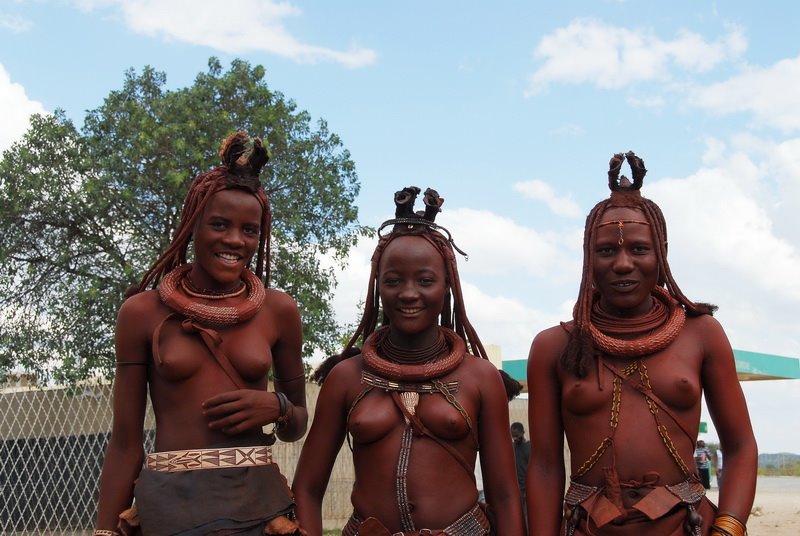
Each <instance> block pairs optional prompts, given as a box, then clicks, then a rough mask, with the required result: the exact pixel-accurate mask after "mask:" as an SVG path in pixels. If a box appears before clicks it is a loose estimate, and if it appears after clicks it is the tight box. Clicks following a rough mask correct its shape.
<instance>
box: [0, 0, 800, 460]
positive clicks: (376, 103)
mask: <svg viewBox="0 0 800 536" xmlns="http://www.w3.org/2000/svg"><path fill="white" fill-rule="evenodd" d="M220 6H225V7H229V6H230V7H231V8H235V10H234V9H230V10H229V11H225V10H224V9H222V8H220ZM798 23H800V3H798V2H794V1H790V0H785V1H769V2H758V3H756V2H749V1H746V0H741V1H722V0H718V1H707V0H698V1H686V0H675V1H673V2H653V1H649V2H648V1H643V0H628V1H622V0H596V1H588V0H585V1H573V2H548V3H546V4H545V3H544V2H510V1H509V2H503V1H500V2H486V1H476V2H457V1H453V0H444V1H438V2H430V1H424V2H423V1H417V0H407V1H405V2H355V1H347V0H344V1H340V2H324V1H300V2H280V3H278V2H274V1H272V0H239V1H237V2H235V3H226V4H223V3H219V2H214V1H212V0H0V117H1V118H2V120H0V150H4V149H6V148H8V147H9V146H10V145H11V144H12V143H13V142H15V141H17V140H19V139H20V138H21V136H22V135H23V134H24V132H25V131H26V129H27V126H28V118H29V116H30V114H32V113H52V112H53V111H54V110H56V109H63V110H64V111H65V113H66V114H67V116H68V117H70V118H71V119H72V120H73V121H74V122H75V124H76V125H77V126H78V127H80V126H81V125H82V124H83V120H84V118H85V114H86V112H87V111H88V110H92V109H95V108H97V107H98V106H100V105H101V104H102V103H103V99H104V98H105V97H106V96H107V95H108V94H109V92H111V91H113V90H118V89H120V88H121V87H122V83H123V80H124V73H125V71H126V70H128V69H134V70H135V71H136V72H141V70H142V69H143V67H145V66H151V67H153V68H155V69H156V70H159V71H163V72H165V73H166V75H167V87H168V88H181V87H186V86H189V85H191V84H192V83H193V81H194V78H195V77H196V76H197V75H198V74H199V73H202V72H205V71H206V70H207V65H208V59H209V58H210V57H211V56H215V57H218V58H219V59H220V60H221V61H222V63H223V65H224V66H228V65H229V64H230V62H231V60H233V59H235V58H240V59H244V60H247V61H249V62H250V63H251V64H253V65H263V66H264V67H265V68H266V73H267V75H266V81H267V83H268V85H269V86H270V88H271V89H273V90H277V91H280V92H282V93H283V94H284V95H285V96H286V97H288V98H290V99H292V100H294V101H295V102H296V104H297V106H298V108H299V109H302V110H306V111H308V112H309V113H310V114H311V116H312V117H313V118H314V120H315V121H316V120H318V119H324V120H325V121H327V123H328V127H329V129H330V130H331V131H332V132H334V133H336V134H338V135H339V136H340V137H341V139H342V142H343V145H344V146H345V148H347V149H348V150H349V151H350V152H351V156H352V158H353V160H354V162H355V164H356V170H357V173H358V176H359V180H360V182H361V193H360V195H359V197H358V199H357V205H358V207H359V220H360V222H361V223H363V224H365V225H371V226H374V227H377V226H378V225H379V224H380V223H381V222H382V221H383V220H385V219H387V218H389V217H390V216H391V215H392V213H393V203H392V196H393V193H394V192H395V191H396V190H398V189H400V188H402V187H403V186H409V185H416V186H419V187H421V188H422V189H423V190H424V189H425V188H428V187H432V188H434V189H436V190H438V191H439V193H440V194H441V195H442V196H443V197H444V198H445V203H444V206H443V212H442V214H441V215H440V216H439V218H438V219H437V222H439V223H441V224H442V225H444V226H445V227H447V228H448V229H449V230H450V232H451V233H452V235H453V237H454V239H455V241H456V244H457V245H458V246H459V247H460V248H461V249H463V250H465V251H466V252H468V254H469V259H468V260H466V259H460V260H459V265H460V272H461V278H462V285H463V288H464V295H465V302H466V306H467V311H468V315H469V317H470V319H471V321H472V323H473V324H474V325H475V327H476V329H477V330H478V333H479V334H480V336H481V339H482V340H483V341H484V343H486V344H497V345H500V346H501V348H502V355H503V358H504V359H524V358H525V357H526V356H527V352H528V348H529V346H530V342H531V340H532V339H533V337H534V336H535V335H536V333H538V332H539V331H540V330H542V329H545V328H547V327H549V326H552V325H554V324H556V323H557V322H559V321H561V320H566V319H568V318H569V317H570V316H571V309H572V305H573V303H574V301H575V298H576V295H577V290H578V284H579V280H580V271H581V256H582V235H583V224H584V219H585V216H586V214H587V213H588V211H589V210H590V209H591V207H592V206H593V205H594V204H595V203H596V202H598V201H600V200H602V199H604V198H606V197H607V195H608V187H607V182H606V181H607V179H606V172H607V169H608V160H609V158H610V157H611V155H612V154H614V153H617V152H625V151H628V150H633V151H635V152H636V154H637V155H639V156H640V157H642V158H643V159H644V161H645V164H646V166H647V168H648V170H649V172H648V174H647V177H646V179H645V184H644V187H643V189H642V192H643V195H645V196H646V197H649V198H651V199H653V200H655V201H656V202H657V203H658V204H659V205H660V206H661V208H662V209H663V211H664V213H665V215H666V219H667V223H668V228H669V259H670V266H671V269H672V272H673V275H674V277H675V279H676V281H677V282H678V284H679V286H680V287H681V289H682V290H683V291H684V293H685V294H686V295H687V296H689V297H690V298H691V299H693V300H695V301H707V302H712V303H715V304H717V305H719V311H718V313H717V314H716V317H717V318H718V319H719V321H720V322H721V323H722V325H723V326H724V328H725V330H726V333H727V335H728V337H729V339H730V341H731V343H732V345H733V347H734V348H737V349H741V350H749V351H754V352H763V353H770V354H777V355H782V356H789V357H800V327H799V326H800V322H798V320H800V313H798V311H800V284H798V275H800V225H798V224H797V214H798V212H800V41H798V40H797V26H798ZM623 173H626V174H628V175H629V173H628V172H627V166H625V167H624V168H623ZM374 243H375V242H374V239H368V240H364V241H363V242H362V243H360V244H359V245H358V247H356V248H355V249H354V250H353V251H352V254H351V256H350V259H349V260H348V265H347V267H346V269H345V270H342V271H341V272H340V273H339V276H338V280H339V285H338V288H337V292H336V297H335V300H334V305H335V308H336V312H337V317H338V319H339V320H340V321H342V322H353V321H354V320H356V318H357V315H358V310H357V304H358V303H359V301H360V300H363V297H364V295H365V293H366V287H367V279H368V274H369V268H368V261H369V257H370V255H371V251H372V248H373V247H374ZM742 387H743V390H744V392H745V396H746V397H747V400H748V405H749V409H750V414H751V418H752V420H753V425H754V429H755V433H756V438H757V440H758V442H759V447H760V451H761V452H796V453H800V411H798V409H800V381H798V380H783V381H761V382H743V384H742ZM703 420H704V421H707V422H709V432H708V433H707V434H702V435H701V437H702V438H704V439H706V441H712V442H713V441H716V440H717V436H716V431H715V429H714V427H713V423H711V421H710V418H709V416H708V414H707V412H706V411H705V409H704V411H703Z"/></svg>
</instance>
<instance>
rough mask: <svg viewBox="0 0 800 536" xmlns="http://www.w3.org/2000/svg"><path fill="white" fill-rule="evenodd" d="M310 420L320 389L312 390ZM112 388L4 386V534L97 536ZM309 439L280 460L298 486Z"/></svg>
mask: <svg viewBox="0 0 800 536" xmlns="http://www.w3.org/2000/svg"><path fill="white" fill-rule="evenodd" d="M306 387H307V398H308V406H309V413H310V415H309V416H310V418H311V419H313V409H314V406H315V405H316V401H317V396H318V394H319V387H318V386H317V385H314V384H308V385H307V386H306ZM525 402H526V401H524V400H515V401H513V402H512V403H511V406H510V411H511V420H512V421H515V420H516V421H521V422H523V423H527V410H526V406H525ZM111 419H112V411H111V386H110V385H109V384H102V383H98V384H96V385H86V386H81V387H79V388H77V389H66V388H46V389H39V388H31V387H26V386H23V385H5V386H0V534H3V535H11V534H13V535H16V536H21V535H31V536H34V535H41V536H78V535H80V536H83V535H88V534H91V531H92V529H93V527H94V518H95V515H96V511H97V489H98V481H99V477H100V470H101V468H102V464H103V453H104V452H105V449H106V445H107V443H108V437H109V434H110V431H111ZM154 426H155V421H154V419H153V415H152V412H151V411H150V410H149V408H148V412H147V417H146V420H145V430H146V434H145V450H146V451H147V452H152V451H153V438H154V434H153V428H154ZM302 445H303V441H302V440H301V441H297V442H295V443H277V444H276V445H275V447H274V448H273V456H274V459H275V461H276V462H277V463H278V464H279V466H280V468H281V470H282V472H283V474H284V475H285V476H286V477H287V478H288V479H289V481H290V482H291V480H292V478H293V477H294V469H295V465H296V463H297V459H298V458H299V456H300V450H301V448H302ZM352 472H353V469H352V458H351V456H350V451H349V449H348V448H347V446H343V447H342V449H341V451H340V453H339V457H338V459H337V461H336V465H335V467H334V470H333V473H332V475H331V479H330V482H329V484H328V489H327V491H326V494H325V500H324V503H323V519H324V526H325V527H326V528H331V529H333V528H337V527H339V528H340V527H342V526H344V524H345V523H346V522H347V519H348V517H349V516H350V513H351V510H352V506H351V504H350V492H351V490H352V486H353V476H352Z"/></svg>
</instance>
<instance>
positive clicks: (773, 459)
mask: <svg viewBox="0 0 800 536" xmlns="http://www.w3.org/2000/svg"><path fill="white" fill-rule="evenodd" d="M798 463H800V454H790V453H788V452H779V453H777V454H759V455H758V467H759V468H762V469H766V468H776V469H779V468H781V467H787V466H793V465H796V464H798Z"/></svg>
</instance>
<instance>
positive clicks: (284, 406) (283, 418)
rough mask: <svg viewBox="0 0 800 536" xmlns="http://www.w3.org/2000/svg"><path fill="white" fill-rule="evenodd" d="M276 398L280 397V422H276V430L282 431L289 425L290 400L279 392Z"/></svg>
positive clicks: (276, 392) (276, 393)
mask: <svg viewBox="0 0 800 536" xmlns="http://www.w3.org/2000/svg"><path fill="white" fill-rule="evenodd" d="M275 396H277V397H278V420H277V421H275V429H276V430H281V429H283V428H286V425H287V424H289V399H288V398H286V395H285V394H283V393H281V392H279V391H275Z"/></svg>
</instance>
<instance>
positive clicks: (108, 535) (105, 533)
mask: <svg viewBox="0 0 800 536" xmlns="http://www.w3.org/2000/svg"><path fill="white" fill-rule="evenodd" d="M92 536H122V535H121V534H120V533H119V532H117V531H116V530H104V529H95V530H94V532H93V533H92Z"/></svg>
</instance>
